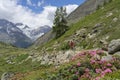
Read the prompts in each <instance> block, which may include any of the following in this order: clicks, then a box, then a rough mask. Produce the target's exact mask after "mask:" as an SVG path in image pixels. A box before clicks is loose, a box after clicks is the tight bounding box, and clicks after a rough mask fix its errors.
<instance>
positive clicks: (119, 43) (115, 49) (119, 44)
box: [108, 39, 120, 54]
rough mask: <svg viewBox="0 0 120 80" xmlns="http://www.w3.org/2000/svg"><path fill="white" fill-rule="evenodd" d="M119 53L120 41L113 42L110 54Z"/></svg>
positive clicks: (110, 46)
mask: <svg viewBox="0 0 120 80" xmlns="http://www.w3.org/2000/svg"><path fill="white" fill-rule="evenodd" d="M118 51H120V39H117V40H112V41H111V42H110V44H109V45H108V53H109V54H114V53H116V52H118Z"/></svg>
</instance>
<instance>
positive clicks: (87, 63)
mask: <svg viewBox="0 0 120 80" xmlns="http://www.w3.org/2000/svg"><path fill="white" fill-rule="evenodd" d="M92 1H93V2H94V0H91V1H89V0H88V1H86V2H85V3H83V4H82V5H81V6H82V7H81V6H79V7H78V8H77V9H76V10H75V11H73V12H72V13H71V14H70V15H69V16H68V25H69V29H68V30H67V31H66V32H65V33H64V34H63V35H62V36H60V37H59V38H57V39H56V38H55V34H54V33H53V32H52V29H51V28H50V27H49V26H47V25H46V28H45V27H41V28H42V29H41V28H40V29H36V30H33V31H35V32H33V35H32V36H34V35H39V31H40V32H41V33H44V32H45V33H44V35H42V36H41V37H39V38H38V39H37V38H36V39H35V40H34V42H33V41H32V40H31V39H30V37H28V36H27V38H29V39H28V40H25V39H24V38H23V37H21V36H20V35H18V36H17V35H16V34H17V33H16V30H17V32H19V33H21V32H22V29H23V28H21V29H19V28H17V27H16V26H14V27H13V26H7V25H6V24H5V25H4V27H1V26H2V25H1V24H0V41H1V40H2V39H4V37H5V36H8V37H11V36H9V35H11V34H9V33H7V32H6V29H4V28H9V27H13V28H15V29H16V30H15V29H12V28H10V30H9V31H10V33H12V34H14V33H15V35H16V37H15V40H16V39H18V43H19V40H20V41H21V40H23V43H22V42H21V43H22V44H24V40H25V42H26V41H29V40H31V41H30V42H31V46H29V47H28V48H17V47H15V45H13V44H12V45H11V43H12V42H10V43H9V44H6V43H3V42H4V40H3V41H2V42H0V76H1V80H120V75H119V74H120V66H119V65H120V34H119V33H120V23H119V22H120V5H119V4H120V1H119V0H102V1H101V2H100V0H98V3H100V4H99V5H98V3H97V5H98V6H96V7H95V8H93V7H92V10H91V11H89V9H88V8H87V7H89V6H90V5H92V4H93V3H92ZM94 4H96V3H94ZM84 6H86V7H84ZM93 6H94V5H93ZM81 8H84V9H85V10H84V11H82V10H83V9H81ZM89 8H91V7H89ZM84 13H85V14H84ZM86 13H87V14H86ZM80 14H81V15H80ZM74 16H77V18H76V17H74ZM81 16H82V17H81ZM2 21H3V20H2ZM74 21H75V22H74ZM0 23H1V20H0ZM9 24H12V23H9ZM19 25H20V24H19ZM21 25H22V24H21ZM26 28H29V27H26ZM37 30H39V31H37ZM3 31H4V32H3ZM9 31H8V32H9ZM12 31H13V32H12ZM3 33H4V36H3V35H2V34H3ZM21 34H22V36H25V38H26V35H24V34H23V33H21ZM26 34H27V33H26ZM19 36H20V37H19ZM13 37H14V36H12V38H10V41H13V40H11V39H14V38H13ZM35 37H36V36H35ZM35 37H34V38H35ZM20 38H21V39H20ZM34 38H33V39H34ZM69 41H73V42H74V44H75V46H74V48H73V49H72V48H71V46H70V45H69ZM24 45H25V44H24ZM18 47H19V46H18Z"/></svg>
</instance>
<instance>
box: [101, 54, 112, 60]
mask: <svg viewBox="0 0 120 80" xmlns="http://www.w3.org/2000/svg"><path fill="white" fill-rule="evenodd" d="M112 59H113V58H112V56H111V55H107V56H103V57H102V60H105V61H110V60H112Z"/></svg>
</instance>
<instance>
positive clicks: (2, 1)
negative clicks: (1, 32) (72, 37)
mask: <svg viewBox="0 0 120 80" xmlns="http://www.w3.org/2000/svg"><path fill="white" fill-rule="evenodd" d="M66 7H67V12H68V13H70V12H71V11H73V10H74V9H75V8H76V5H66ZM55 11H56V6H45V7H43V11H42V12H41V13H35V12H33V11H32V10H31V9H29V8H27V7H23V6H21V5H18V4H17V0H0V18H1V19H7V20H9V21H12V22H14V23H18V22H21V23H24V24H27V25H28V26H29V27H31V28H37V27H39V26H43V25H49V26H52V22H53V19H54V13H55Z"/></svg>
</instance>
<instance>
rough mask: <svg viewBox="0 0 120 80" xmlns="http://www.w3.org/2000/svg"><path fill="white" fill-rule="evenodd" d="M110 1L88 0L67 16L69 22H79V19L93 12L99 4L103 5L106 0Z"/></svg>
mask: <svg viewBox="0 0 120 80" xmlns="http://www.w3.org/2000/svg"><path fill="white" fill-rule="evenodd" d="M108 1H109V0H86V1H85V2H84V3H83V4H82V5H80V6H79V7H78V8H77V9H76V10H74V11H73V12H72V13H71V14H70V15H69V16H68V17H67V19H68V22H69V24H72V23H75V22H78V21H79V19H81V18H83V17H85V16H86V15H88V14H91V13H93V12H94V11H96V9H97V8H98V7H99V6H102V5H103V4H104V3H105V2H106V3H107V2H108Z"/></svg>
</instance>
